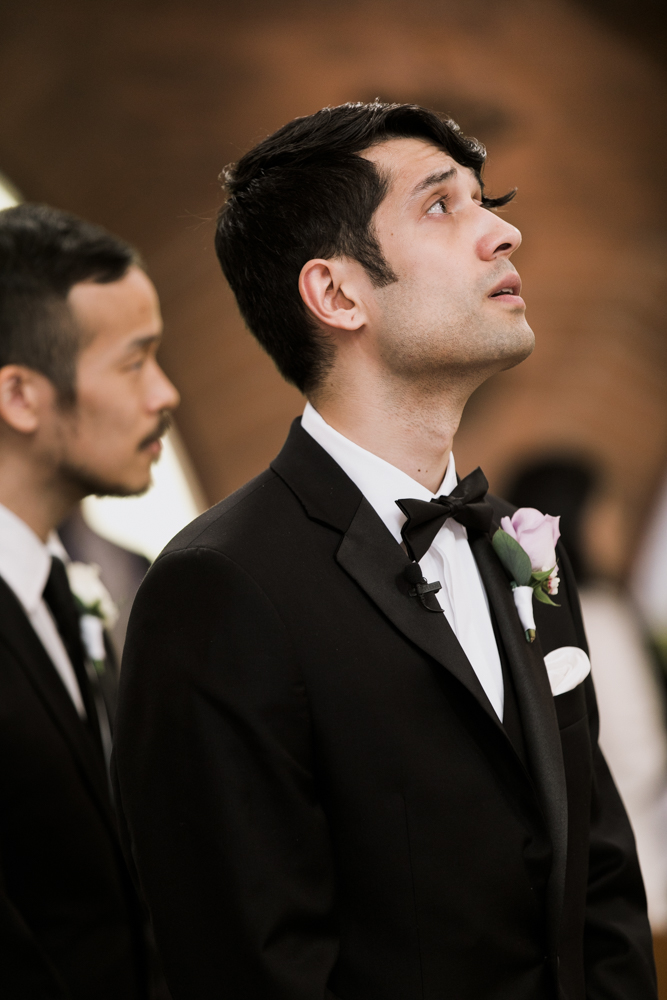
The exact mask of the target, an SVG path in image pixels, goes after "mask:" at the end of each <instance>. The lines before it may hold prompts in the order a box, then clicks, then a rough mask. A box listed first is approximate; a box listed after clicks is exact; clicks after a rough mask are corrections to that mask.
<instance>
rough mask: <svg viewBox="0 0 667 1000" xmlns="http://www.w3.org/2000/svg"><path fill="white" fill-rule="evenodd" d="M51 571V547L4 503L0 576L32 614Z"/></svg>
mask: <svg viewBox="0 0 667 1000" xmlns="http://www.w3.org/2000/svg"><path fill="white" fill-rule="evenodd" d="M50 572H51V553H50V551H49V548H48V546H47V545H45V544H44V542H43V541H42V540H41V539H40V538H39V537H38V536H37V535H36V534H35V532H34V531H33V530H32V528H29V527H28V525H27V524H26V523H25V521H22V520H21V518H20V517H19V516H18V515H17V514H15V513H14V512H13V511H11V510H9V509H8V508H7V507H4V506H3V505H2V504H0V576H2V577H3V579H4V580H5V582H6V583H7V584H8V585H9V586H10V587H11V589H12V590H13V591H14V593H15V594H16V596H17V597H18V599H19V601H20V602H21V604H22V605H23V607H24V608H25V609H26V611H27V612H28V613H29V614H31V613H32V612H33V611H35V609H36V607H37V605H38V604H39V602H40V600H41V598H42V594H43V592H44V587H45V586H46V581H47V580H48V578H49V573H50Z"/></svg>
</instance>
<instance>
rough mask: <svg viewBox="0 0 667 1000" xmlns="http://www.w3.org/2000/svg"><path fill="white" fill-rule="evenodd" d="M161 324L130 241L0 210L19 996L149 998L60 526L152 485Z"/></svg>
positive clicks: (92, 676) (7, 818)
mask: <svg viewBox="0 0 667 1000" xmlns="http://www.w3.org/2000/svg"><path fill="white" fill-rule="evenodd" d="M161 325H162V324H161V319H160V310H159V305H158V300H157V295H156V293H155V289H154V287H153V285H152V284H151V282H150V281H149V279H148V278H147V276H146V274H145V273H144V272H143V270H142V269H141V267H140V266H139V265H138V262H137V258H136V255H135V254H134V252H133V250H132V249H131V248H130V247H129V246H127V245H126V244H125V243H123V242H122V241H121V240H119V239H117V238H116V237H114V236H111V235H109V234H108V233H106V232H105V231H104V230H102V229H100V228H98V227H97V226H93V225H90V224H89V223H87V222H83V221H82V220H80V219H77V218H75V217H74V216H71V215H68V214H67V213H65V212H60V211H57V210H54V209H50V208H46V207H44V206H39V205H21V206H19V207H16V208H11V209H7V210H5V211H3V212H0V746H1V748H2V752H1V753H0V866H1V871H0V996H2V997H3V998H7V1000H10V998H11V1000H66V998H67V1000H135V998H136V1000H139V998H143V997H146V996H147V995H148V968H147V951H146V945H145V937H144V927H143V917H142V913H141V909H140V904H139V901H138V898H137V896H136V894H135V890H134V888H133V886H132V883H131V880H130V877H129V875H128V872H127V869H126V867H125V864H124V861H123V858H122V853H121V849H120V845H119V842H118V839H117V833H116V825H115V817H114V812H113V808H112V802H111V798H110V792H109V783H108V775H107V770H106V766H105V759H104V749H105V741H108V736H109V728H110V720H109V718H108V714H107V708H106V705H105V702H104V699H103V698H102V697H101V696H100V690H99V685H98V683H97V675H96V671H95V669H94V668H93V669H91V663H90V660H91V656H93V657H94V656H95V652H94V649H93V650H91V649H89V648H88V647H87V646H86V645H85V644H84V643H83V642H82V633H81V630H80V621H79V613H78V611H77V604H76V603H75V598H74V596H73V594H72V592H71V591H70V588H69V584H68V577H67V572H66V568H65V565H64V563H63V561H62V559H61V558H60V557H59V556H63V558H65V554H64V552H63V551H62V548H59V546H58V540H57V538H55V537H54V535H53V531H54V528H55V527H56V525H57V524H58V523H59V522H60V521H62V520H63V518H64V517H65V516H66V515H67V514H68V513H69V512H70V511H71V510H72V508H73V507H74V506H75V505H76V504H78V502H79V501H80V500H81V499H82V498H83V497H85V496H87V495H88V494H90V493H95V494H111V495H115V496H128V495H132V494H137V493H141V492H143V491H144V490H145V489H146V488H147V487H148V485H149V484H150V478H151V464H152V463H153V462H154V461H155V460H156V459H157V457H158V455H159V453H160V447H161V445H160V437H161V435H162V434H163V433H164V431H165V429H166V427H167V423H168V415H169V412H170V411H171V410H172V409H173V408H174V407H175V406H176V405H177V403H178V394H177V392H176V390H175V389H174V387H173V385H172V384H171V383H170V382H169V380H168V379H167V377H166V376H165V374H164V372H163V371H162V370H161V369H160V367H159V365H158V363H157V361H156V357H155V352H156V350H157V347H158V344H159V342H160V333H161ZM54 552H55V553H57V554H55V555H54ZM84 577H85V574H84ZM83 582H84V585H86V586H87V584H86V580H85V578H84V581H83ZM88 590H89V592H88V594H86V593H80V594H79V595H78V597H79V601H80V602H83V605H84V606H87V605H86V602H88V603H90V604H91V605H92V604H94V603H95V601H96V600H97V598H98V597H99V595H96V593H95V592H94V590H95V588H94V586H93V592H91V591H90V587H88ZM81 606H82V605H81V604H79V605H78V607H79V609H81ZM101 655H103V654H100V656H101ZM98 665H99V664H98ZM107 680H108V678H107Z"/></svg>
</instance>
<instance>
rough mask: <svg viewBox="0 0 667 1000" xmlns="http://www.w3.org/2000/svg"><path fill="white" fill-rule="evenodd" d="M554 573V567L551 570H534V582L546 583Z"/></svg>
mask: <svg viewBox="0 0 667 1000" xmlns="http://www.w3.org/2000/svg"><path fill="white" fill-rule="evenodd" d="M552 573H553V566H552V567H551V569H539V570H533V580H534V581H535V583H544V581H545V580H548V579H549V577H550V576H551V574H552Z"/></svg>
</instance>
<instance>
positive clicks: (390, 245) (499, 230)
mask: <svg viewBox="0 0 667 1000" xmlns="http://www.w3.org/2000/svg"><path fill="white" fill-rule="evenodd" d="M364 155H365V156H367V157H368V158H369V159H372V160H373V161H374V162H375V164H376V166H377V167H378V169H379V170H380V171H381V172H383V173H386V174H387V175H388V176H389V178H390V185H389V191H388V194H387V196H386V198H385V200H384V202H383V203H382V204H381V205H380V207H379V208H378V210H377V212H376V216H375V219H374V225H375V230H376V234H377V236H378V239H379V241H380V244H381V246H382V249H383V252H384V253H385V256H386V258H387V260H388V262H389V264H390V266H391V267H392V269H393V270H394V272H395V274H396V281H395V282H393V283H392V284H389V285H386V286H385V287H383V288H378V289H376V290H375V295H374V299H375V307H376V315H375V321H376V323H375V325H376V331H375V337H376V343H377V346H376V349H377V352H378V356H379V358H380V359H381V361H382V364H383V366H384V367H385V370H386V372H387V374H388V375H389V376H390V377H393V378H395V379H402V380H405V382H409V383H412V384H413V385H418V386H419V387H420V388H421V390H422V391H424V392H441V391H442V390H443V388H446V387H449V386H453V385H457V386H458V387H459V388H460V389H461V390H462V391H472V390H473V389H474V388H476V386H477V385H479V384H480V383H481V382H483V381H484V380H485V379H486V378H488V377H489V376H490V375H492V374H495V373H496V372H498V371H502V370H505V369H507V368H511V367H513V366H514V365H517V364H519V363H520V362H521V361H523V360H525V358H526V357H528V355H529V354H530V353H531V351H532V349H533V346H534V336H533V333H532V330H531V329H530V327H529V326H528V324H527V322H526V320H525V316H524V307H523V304H522V303H521V304H520V305H519V307H517V308H510V306H509V305H508V304H506V303H504V302H503V303H502V304H501V303H500V302H496V301H494V300H493V299H490V298H489V294H490V292H491V291H492V290H493V289H494V288H495V287H497V285H498V283H499V282H502V280H503V279H504V278H505V277H507V278H508V279H512V278H514V279H516V271H515V269H514V266H513V265H512V264H511V263H510V261H509V254H508V253H507V252H502V251H501V252H500V253H499V255H498V256H496V252H497V250H496V248H497V247H500V246H502V245H503V242H504V241H506V242H508V243H511V244H512V246H515V245H518V241H520V236H519V234H518V232H517V230H515V229H514V227H511V226H509V225H508V224H507V223H505V222H504V220H502V219H500V218H499V217H498V216H496V215H494V214H493V213H491V212H489V211H488V210H486V209H483V208H482V207H481V206H480V204H479V202H478V201H476V200H475V199H476V197H477V198H478V197H479V188H478V184H477V180H476V178H475V176H474V174H473V173H472V171H470V170H468V169H467V168H465V167H461V166H460V164H456V163H455V161H454V160H452V159H451V157H449V156H448V155H447V154H446V153H444V151H442V150H440V149H437V148H436V147H434V146H431V145H429V144H427V143H425V142H423V141H421V140H417V139H396V140H390V141H388V142H386V143H383V144H381V145H380V146H377V147H375V148H374V149H371V150H368V151H366V153H365V154H364ZM452 168H454V173H455V177H454V178H453V179H452V180H451V181H450V182H448V183H447V184H445V185H444V186H442V187H438V186H437V185H436V186H434V188H433V191H432V192H429V191H428V190H427V191H426V192H425V193H424V195H423V196H422V194H421V193H420V194H418V195H417V196H415V194H414V191H415V189H418V188H419V185H420V181H421V180H423V178H424V177H427V176H429V175H434V174H435V175H437V174H438V173H445V172H447V171H448V170H449V171H451V170H452ZM439 196H442V197H443V199H444V202H446V204H447V205H448V208H447V209H446V210H445V209H444V208H443V211H442V215H441V216H440V217H430V212H429V211H428V208H429V207H431V208H432V207H433V206H436V207H437V204H438V199H439ZM431 203H432V204H431Z"/></svg>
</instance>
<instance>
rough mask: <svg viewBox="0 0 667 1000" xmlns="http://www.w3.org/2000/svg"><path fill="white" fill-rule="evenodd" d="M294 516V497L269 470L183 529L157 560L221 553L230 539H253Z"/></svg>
mask: <svg viewBox="0 0 667 1000" xmlns="http://www.w3.org/2000/svg"><path fill="white" fill-rule="evenodd" d="M289 515H291V516H292V517H293V516H294V496H293V494H292V493H291V491H290V490H289V489H287V488H286V486H285V484H284V483H283V482H282V480H281V479H280V477H279V476H277V475H276V473H275V472H274V471H273V470H272V469H265V470H264V472H261V473H260V474H259V475H258V476H256V477H255V478H254V479H251V480H250V482H248V483H246V484H245V485H244V486H242V487H241V488H240V489H238V490H236V491H235V492H234V493H231V494H230V495H229V496H228V497H225V499H224V500H221V501H220V502H219V503H217V504H215V505H214V506H213V507H211V508H209V510H206V511H204V513H203V514H200V515H199V517H196V518H195V519H194V521H191V522H190V524H188V525H186V527H185V528H183V529H182V530H181V531H179V533H178V534H177V535H175V536H174V537H173V538H172V539H171V541H170V542H169V543H168V544H167V545H166V546H165V548H164V549H163V550H162V552H161V553H160V555H159V556H158V559H162V558H163V557H164V556H167V555H171V554H173V553H176V552H182V551H184V550H187V549H193V548H212V549H224V548H225V545H226V543H227V542H228V541H231V540H232V539H235V540H242V539H243V537H244V536H247V537H249V538H250V537H254V536H255V534H256V532H257V531H258V529H259V528H260V526H262V525H264V524H266V523H267V522H270V521H272V520H275V519H278V520H280V519H284V518H285V516H289Z"/></svg>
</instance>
